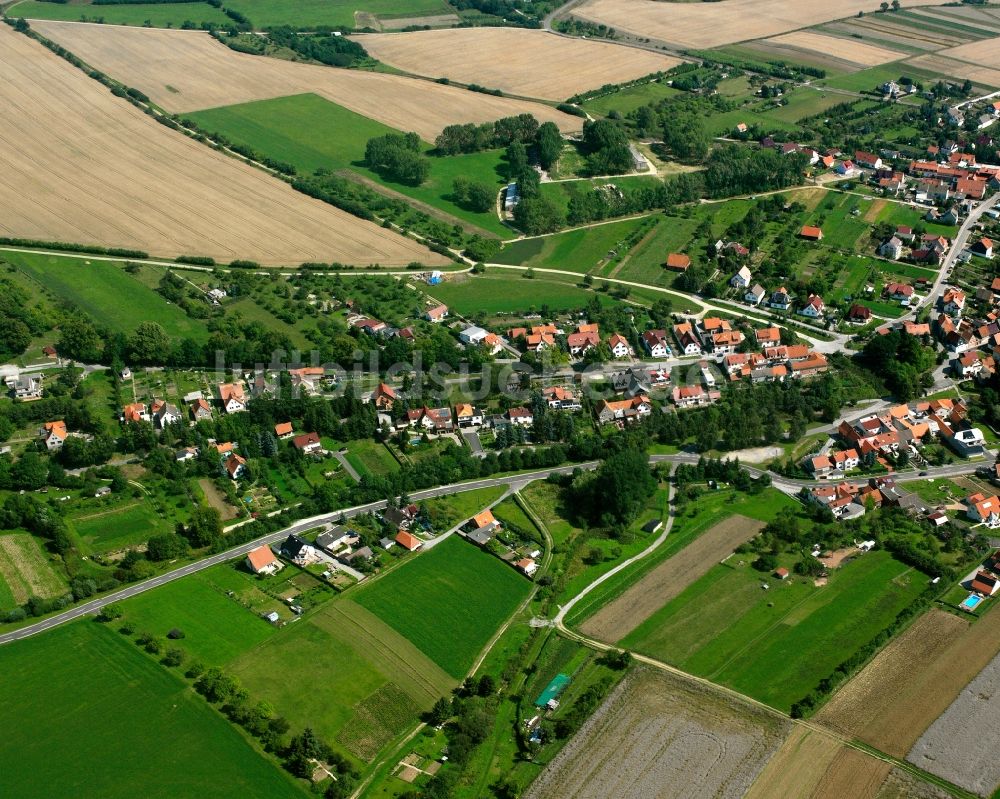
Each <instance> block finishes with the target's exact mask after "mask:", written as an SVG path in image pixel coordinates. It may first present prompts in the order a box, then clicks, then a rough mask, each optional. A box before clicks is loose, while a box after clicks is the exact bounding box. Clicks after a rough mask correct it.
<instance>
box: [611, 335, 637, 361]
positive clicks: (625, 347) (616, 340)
mask: <svg viewBox="0 0 1000 799" xmlns="http://www.w3.org/2000/svg"><path fill="white" fill-rule="evenodd" d="M608 347H609V348H610V349H611V354H612V355H614V356H615V357H616V358H630V357H632V356H633V355H635V353H634V352H633V351H632V345H631V344H629V343H628V339H627V338H625V336H623V335H622V334H621V333H612V334H611V338H609V339H608Z"/></svg>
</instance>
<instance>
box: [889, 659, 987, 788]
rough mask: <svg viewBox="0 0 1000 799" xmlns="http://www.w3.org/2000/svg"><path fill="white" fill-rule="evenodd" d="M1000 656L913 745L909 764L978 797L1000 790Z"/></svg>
mask: <svg viewBox="0 0 1000 799" xmlns="http://www.w3.org/2000/svg"><path fill="white" fill-rule="evenodd" d="M998 715H1000V655H997V656H996V657H995V658H993V660H991V661H990V663H989V665H987V666H986V668H984V669H983V670H982V671H981V672H979V674H978V675H977V676H976V678H975V679H974V680H973V681H972V682H970V683H969V684H968V685H967V686H965V688H964V690H963V691H962V693H961V694H959V695H958V698H956V699H955V701H954V702H952V703H951V705H950V706H949V707H948V709H947V710H946V711H945V712H944V713H942V714H941V715H940V716H939V717H938V719H937V721H935V722H934V723H933V724H932V725H931V726H930V727H929V728H928V729H927V731H926V732H924V734H923V735H922V736H920V740H919V741H917V742H916V744H914V746H913V749H912V750H911V751H910V754H909V755H908V756H907V758H906V759H907V760H909V761H910V762H911V763H913V764H914V765H916V766H919V767H920V768H922V769H924V770H925V771H929V772H930V773H931V774H936V775H938V776H939V777H944V778H945V779H946V780H949V781H950V782H953V783H955V785H959V786H961V787H962V788H965V789H966V790H969V791H972V792H973V793H975V794H978V795H979V796H992V795H993V793H994V792H995V791H996V790H997V788H998V787H1000V759H998V758H997V752H998V751H1000V725H998V724H997V716H998Z"/></svg>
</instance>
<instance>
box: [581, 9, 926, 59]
mask: <svg viewBox="0 0 1000 799" xmlns="http://www.w3.org/2000/svg"><path fill="white" fill-rule="evenodd" d="M912 5H922V3H920V2H918V3H907V6H912ZM859 11H864V12H866V13H867V12H870V11H872V3H871V0H839V2H836V3H830V2H825V0H798V2H795V3H788V2H785V0H724V1H723V2H720V3H660V2H654V0H587V2H584V3H583V4H581V5H579V6H577V7H575V8H574V9H573V10H572V12H571V13H572V15H573V16H574V17H579V18H580V19H585V20H589V21H590V22H595V23H602V24H604V25H609V26H611V27H612V28H616V29H618V30H621V31H627V32H628V33H631V34H634V35H636V36H641V37H649V38H652V39H658V40H659V41H663V42H667V43H669V44H672V45H675V46H678V47H682V48H703V47H719V46H721V45H724V44H732V43H733V42H744V41H747V40H748V39H757V38H761V37H765V36H777V35H778V34H780V33H787V32H788V31H793V30H798V29H799V28H805V27H807V26H809V25H817V24H819V23H822V22H829V21H830V20H834V19H842V18H844V17H852V16H854V15H855V14H857V13H858V12H859Z"/></svg>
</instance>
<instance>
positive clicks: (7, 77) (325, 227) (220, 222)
mask: <svg viewBox="0 0 1000 799" xmlns="http://www.w3.org/2000/svg"><path fill="white" fill-rule="evenodd" d="M0 74H2V75H3V80H0V108H2V109H3V125H2V126H0V235H4V236H10V237H18V238H31V239H42V240H52V241H63V242H71V243H85V244H100V245H103V246H107V247H124V248H130V249H141V250H145V251H147V252H149V253H150V254H153V255H158V256H171V257H172V256H176V255H207V256H211V257H213V258H215V259H217V260H221V261H229V260H233V259H236V258H246V259H252V260H255V261H258V262H260V263H262V264H269V265H276V264H281V265H294V264H299V263H302V262H303V261H324V262H329V261H339V262H341V263H350V264H369V263H380V264H384V265H405V264H408V263H410V262H411V261H422V262H424V263H428V264H431V263H434V264H440V263H444V259H442V258H441V257H440V256H438V255H435V254H434V253H432V252H431V251H430V250H428V249H426V248H425V247H423V246H421V245H419V244H417V243H416V242H414V241H411V240H409V239H406V238H404V237H402V236H399V235H397V234H395V233H392V232H391V231H388V230H384V229H382V228H381V227H379V226H378V225H375V224H372V223H370V222H365V221H362V220H360V219H358V218H356V217H354V216H351V215H349V214H347V213H345V212H343V211H340V210H338V209H336V208H334V207H332V206H329V205H326V204H324V203H321V202H319V201H317V200H313V199H310V198H308V197H306V196H305V195H302V194H299V193H298V192H296V191H294V190H293V189H292V188H291V187H290V186H288V185H287V184H285V183H283V182H282V181H280V180H277V179H276V178H272V177H270V176H268V175H266V174H265V173H263V172H261V171H260V170H257V169H254V168H253V167H250V166H247V165H245V164H242V163H240V162H238V161H236V160H234V159H232V158H228V157H226V156H224V155H221V154H219V153H216V152H215V151H213V150H211V149H209V148H208V147H206V146H204V145H202V144H198V143H197V142H195V141H193V140H191V139H188V138H186V137H185V136H183V135H181V134H179V133H176V132H174V131H171V130H168V129H167V128H165V127H163V126H162V125H159V124H157V123H156V122H154V121H153V120H152V119H150V118H149V117H147V116H146V115H145V114H143V113H142V112H140V111H139V110H137V109H135V108H133V107H132V106H131V105H130V104H128V103H127V102H125V101H124V100H121V99H119V98H116V97H114V96H113V95H112V94H111V93H110V92H109V91H108V90H107V89H106V88H105V87H103V86H102V85H101V84H99V83H98V82H97V81H95V80H92V79H91V78H89V77H87V76H86V75H85V74H84V73H83V72H82V71H80V70H78V69H76V68H75V67H73V66H71V65H70V64H69V63H67V62H66V61H64V60H63V59H61V58H59V57H58V56H56V55H54V54H53V53H51V52H49V51H48V50H47V49H45V48H44V47H42V45H40V44H39V43H37V42H35V41H32V40H31V39H29V38H28V37H27V36H24V35H22V34H19V33H15V32H14V31H13V30H11V29H10V28H9V27H7V26H6V25H0Z"/></svg>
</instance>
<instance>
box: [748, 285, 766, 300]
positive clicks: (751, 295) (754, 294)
mask: <svg viewBox="0 0 1000 799" xmlns="http://www.w3.org/2000/svg"><path fill="white" fill-rule="evenodd" d="M766 293H767V292H766V291H764V287H763V286H762V285H760V283H757V284H755V285H754V287H753V288H752V289H749V290H748V291H747V293H746V294H744V295H743V301H744V302H746V303H747V304H748V305H760V303H761V301H762V300H763V299H764V295H765V294H766Z"/></svg>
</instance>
